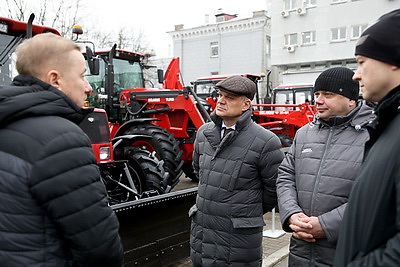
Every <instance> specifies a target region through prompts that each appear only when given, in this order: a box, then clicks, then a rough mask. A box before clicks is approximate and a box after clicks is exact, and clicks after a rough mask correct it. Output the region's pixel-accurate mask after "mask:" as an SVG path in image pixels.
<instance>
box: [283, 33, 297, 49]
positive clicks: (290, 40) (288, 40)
mask: <svg viewBox="0 0 400 267" xmlns="http://www.w3.org/2000/svg"><path fill="white" fill-rule="evenodd" d="M289 45H297V33H291V34H285V46H289Z"/></svg>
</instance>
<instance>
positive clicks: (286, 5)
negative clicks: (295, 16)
mask: <svg viewBox="0 0 400 267" xmlns="http://www.w3.org/2000/svg"><path fill="white" fill-rule="evenodd" d="M299 7H300V5H299V0H283V10H295V9H297V8H299Z"/></svg>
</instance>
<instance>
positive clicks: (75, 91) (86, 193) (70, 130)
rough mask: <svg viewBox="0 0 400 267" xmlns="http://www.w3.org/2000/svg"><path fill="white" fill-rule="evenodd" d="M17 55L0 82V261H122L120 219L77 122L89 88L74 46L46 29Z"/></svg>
mask: <svg viewBox="0 0 400 267" xmlns="http://www.w3.org/2000/svg"><path fill="white" fill-rule="evenodd" d="M16 53H17V61H16V67H17V70H18V72H19V75H18V76H17V77H15V78H14V80H13V83H12V84H11V85H10V86H4V87H0V203H1V207H0V263H1V266H107V267H109V266H122V261H123V249H122V244H121V240H120V237H119V234H118V229H119V223H118V220H117V218H116V216H115V213H114V212H113V210H112V209H111V207H110V206H109V204H108V200H107V194H106V191H105V187H104V185H103V183H102V182H101V179H100V172H99V169H98V167H97V165H96V159H95V156H94V154H93V150H92V147H91V143H90V140H89V138H88V137H87V135H85V133H84V132H83V131H82V130H81V129H80V128H79V127H78V125H77V124H79V123H80V122H81V121H82V120H83V119H84V117H85V115H86V114H87V113H88V112H90V110H88V109H83V108H82V107H83V104H84V101H85V98H86V94H87V93H89V92H90V91H91V88H90V86H89V84H88V82H87V81H86V79H85V71H86V65H85V60H84V57H83V55H82V53H81V52H80V49H79V46H77V45H76V44H75V43H74V42H72V41H71V40H68V39H66V38H63V37H60V36H57V35H54V34H51V33H45V34H40V35H36V36H35V37H33V38H31V39H28V40H26V41H24V42H23V43H22V44H21V45H20V46H19V47H18V48H17V51H16Z"/></svg>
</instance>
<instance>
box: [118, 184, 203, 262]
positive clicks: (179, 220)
mask: <svg viewBox="0 0 400 267" xmlns="http://www.w3.org/2000/svg"><path fill="white" fill-rule="evenodd" d="M196 193H197V187H195V188H190V189H184V190H180V191H177V192H172V193H167V194H163V195H159V196H153V197H149V198H145V199H139V200H135V201H131V202H126V203H121V204H115V205H112V208H113V209H114V211H115V212H116V214H117V217H118V220H119V222H120V235H121V239H122V243H123V246H124V252H125V253H124V260H125V265H124V266H168V265H170V264H173V263H175V262H177V261H179V260H182V259H185V258H187V257H189V235H190V219H189V216H188V211H189V209H190V207H191V206H192V205H194V203H195V201H196Z"/></svg>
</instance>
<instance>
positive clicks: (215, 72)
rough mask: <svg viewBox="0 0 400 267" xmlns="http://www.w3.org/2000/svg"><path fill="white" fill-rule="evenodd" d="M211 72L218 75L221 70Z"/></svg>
mask: <svg viewBox="0 0 400 267" xmlns="http://www.w3.org/2000/svg"><path fill="white" fill-rule="evenodd" d="M210 74H211V75H218V74H219V72H218V71H212V72H211V73H210Z"/></svg>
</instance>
